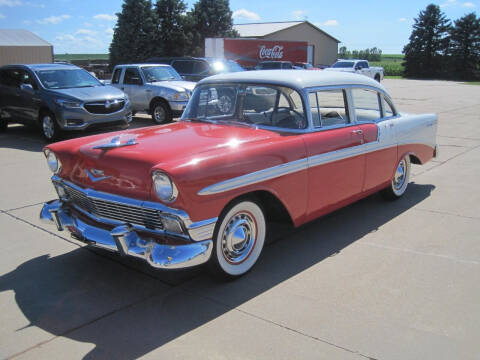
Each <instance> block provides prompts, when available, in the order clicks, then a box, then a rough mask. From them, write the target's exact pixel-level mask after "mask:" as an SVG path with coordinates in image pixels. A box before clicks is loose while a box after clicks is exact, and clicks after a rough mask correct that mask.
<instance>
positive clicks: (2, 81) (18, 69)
mask: <svg viewBox="0 0 480 360" xmlns="http://www.w3.org/2000/svg"><path fill="white" fill-rule="evenodd" d="M131 121H132V113H131V109H130V102H129V99H128V97H127V96H126V95H125V94H124V93H123V92H122V91H120V90H119V89H115V88H114V87H112V86H105V85H104V84H102V83H101V82H100V81H98V80H97V79H96V78H95V77H94V76H92V75H90V74H89V73H88V72H87V71H85V70H83V69H81V68H79V67H77V66H74V65H69V64H36V65H7V66H3V67H1V68H0V131H2V130H3V131H5V130H6V129H7V126H8V123H9V122H17V123H23V124H27V125H37V126H39V127H40V128H41V130H42V134H43V136H44V137H45V139H46V140H47V141H54V140H56V139H58V138H59V137H60V134H61V132H62V131H68V130H84V129H86V128H89V127H93V126H112V125H120V126H123V127H128V125H129V123H130V122H131Z"/></svg>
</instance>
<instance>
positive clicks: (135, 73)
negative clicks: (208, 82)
mask: <svg viewBox="0 0 480 360" xmlns="http://www.w3.org/2000/svg"><path fill="white" fill-rule="evenodd" d="M110 84H111V85H112V86H115V87H117V88H119V89H121V90H123V91H125V93H126V94H127V95H128V97H129V98H130V101H131V103H132V110H133V113H136V112H147V113H149V114H151V115H152V119H153V120H154V121H155V122H156V123H158V124H163V123H167V122H170V121H172V118H173V117H179V116H180V115H182V113H183V110H184V109H185V107H186V106H187V103H188V100H189V99H190V95H191V93H192V90H193V88H194V87H195V83H194V82H191V81H184V80H183V79H182V77H181V76H180V75H179V74H178V73H177V72H176V71H175V69H174V68H172V67H171V66H170V65H165V64H131V65H117V66H115V68H114V70H113V74H112V81H111V83H110Z"/></svg>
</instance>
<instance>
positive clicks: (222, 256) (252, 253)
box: [209, 200, 267, 278]
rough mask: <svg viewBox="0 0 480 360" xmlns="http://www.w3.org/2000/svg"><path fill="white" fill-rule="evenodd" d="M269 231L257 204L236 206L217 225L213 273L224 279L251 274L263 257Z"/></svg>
mask: <svg viewBox="0 0 480 360" xmlns="http://www.w3.org/2000/svg"><path fill="white" fill-rule="evenodd" d="M266 228H267V226H266V221H265V215H264V213H263V210H262V209H261V208H260V206H258V205H257V204H256V203H255V202H252V201H250V200H244V201H240V202H237V203H234V204H232V205H231V206H230V207H229V208H228V209H227V210H226V211H224V215H223V216H221V218H220V220H219V223H218V224H217V229H216V230H215V233H214V249H213V253H212V257H211V258H210V263H209V267H210V270H211V271H213V273H214V274H215V275H217V276H220V277H223V278H236V277H239V276H242V275H244V274H245V273H247V272H248V271H249V270H250V269H251V268H252V267H253V266H254V265H255V263H256V262H257V260H258V258H259V257H260V254H261V253H262V249H263V244H264V242H265V235H266Z"/></svg>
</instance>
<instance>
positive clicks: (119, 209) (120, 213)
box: [64, 185, 163, 229]
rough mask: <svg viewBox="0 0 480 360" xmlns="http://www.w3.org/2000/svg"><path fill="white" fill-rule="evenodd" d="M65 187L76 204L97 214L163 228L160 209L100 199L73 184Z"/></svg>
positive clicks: (149, 226)
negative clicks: (86, 193) (88, 194)
mask: <svg viewBox="0 0 480 360" xmlns="http://www.w3.org/2000/svg"><path fill="white" fill-rule="evenodd" d="M64 187H65V191H66V193H67V195H68V197H69V198H70V200H71V202H72V203H73V204H74V205H76V206H78V207H79V208H81V209H83V210H85V211H87V212H89V213H91V214H93V215H95V216H98V217H101V218H106V219H111V220H118V221H122V222H126V223H130V224H135V225H141V226H145V227H147V228H149V229H163V224H162V221H161V220H160V212H159V211H158V210H155V209H148V208H143V207H139V206H132V205H126V204H120V203H117V202H113V201H107V200H100V199H97V198H93V197H88V196H87V195H85V194H84V193H83V192H81V191H79V190H77V189H75V188H73V187H71V186H68V185H64Z"/></svg>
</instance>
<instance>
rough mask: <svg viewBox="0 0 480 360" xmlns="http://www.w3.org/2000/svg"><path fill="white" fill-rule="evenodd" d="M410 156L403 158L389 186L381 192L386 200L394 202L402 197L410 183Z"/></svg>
mask: <svg viewBox="0 0 480 360" xmlns="http://www.w3.org/2000/svg"><path fill="white" fill-rule="evenodd" d="M410 166H411V165H410V156H408V155H406V156H405V157H403V158H402V159H401V160H400V161H399V163H398V164H397V167H396V168H395V174H394V176H393V179H392V182H391V183H390V186H389V187H388V188H386V189H384V190H383V191H382V195H384V197H385V198H387V199H388V200H395V199H398V198H400V197H402V196H403V194H405V192H406V191H407V187H408V183H409V182H410Z"/></svg>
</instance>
